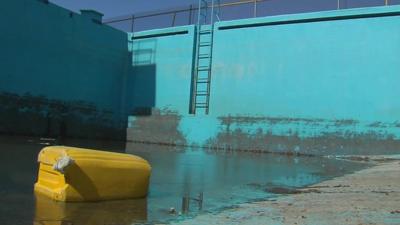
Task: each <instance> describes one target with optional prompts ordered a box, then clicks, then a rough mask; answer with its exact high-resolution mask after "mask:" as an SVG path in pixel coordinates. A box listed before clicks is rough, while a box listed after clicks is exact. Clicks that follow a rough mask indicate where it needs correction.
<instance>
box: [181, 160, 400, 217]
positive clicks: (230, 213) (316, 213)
mask: <svg viewBox="0 0 400 225" xmlns="http://www.w3.org/2000/svg"><path fill="white" fill-rule="evenodd" d="M351 159H352V160H362V161H367V160H368V161H369V162H372V163H373V166H372V167H369V168H367V169H364V170H361V171H358V172H355V173H353V174H348V175H345V176H343V177H337V178H335V179H332V180H328V181H324V182H322V183H319V184H316V185H313V186H310V187H308V188H305V189H301V190H299V192H298V193H297V192H296V194H290V195H283V196H280V197H277V198H275V199H271V200H268V201H263V202H256V203H248V204H242V205H239V206H238V207H237V208H232V209H228V210H225V211H222V212H220V213H216V214H202V215H199V216H197V217H195V218H192V219H188V220H183V221H180V222H177V224H187V225H194V224H196V225H201V224H207V225H208V224H212V225H217V224H240V225H246V224H260V225H261V224H263V225H264V224H272V225H275V224H291V225H295V224H296V225H300V224H318V225H325V224H356V225H360V224H363V225H364V224H393V225H394V224H400V160H399V157H398V156H396V157H392V158H387V157H386V156H374V157H368V158H367V157H361V158H360V157H359V158H351Z"/></svg>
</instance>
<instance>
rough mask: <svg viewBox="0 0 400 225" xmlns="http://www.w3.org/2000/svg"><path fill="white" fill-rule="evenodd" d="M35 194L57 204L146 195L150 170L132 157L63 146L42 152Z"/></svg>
mask: <svg viewBox="0 0 400 225" xmlns="http://www.w3.org/2000/svg"><path fill="white" fill-rule="evenodd" d="M38 161H39V163H40V165H39V175H38V180H37V182H36V184H35V187H34V189H35V193H37V194H41V195H44V196H47V197H49V198H51V199H53V200H56V201H65V202H77V201H101V200H116V199H130V198H142V197H145V196H146V195H147V192H148V187H149V179H150V172H151V167H150V165H149V163H148V162H147V161H146V160H144V159H142V158H140V157H138V156H134V155H129V154H122V153H114V152H104V151H97V150H90V149H82V148H73V147H65V146H52V147H46V148H44V149H42V151H41V152H40V153H39V157H38Z"/></svg>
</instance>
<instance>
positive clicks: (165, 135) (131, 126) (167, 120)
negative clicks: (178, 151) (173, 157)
mask: <svg viewBox="0 0 400 225" xmlns="http://www.w3.org/2000/svg"><path fill="white" fill-rule="evenodd" d="M180 120H181V116H180V115H179V114H178V113H177V112H175V111H172V110H169V109H162V110H153V111H152V113H151V115H149V116H135V117H130V120H129V121H128V129H127V139H128V140H129V141H132V142H140V143H153V144H162V145H186V144H187V143H186V138H185V136H184V134H183V133H181V132H180V131H179V129H178V127H179V123H180Z"/></svg>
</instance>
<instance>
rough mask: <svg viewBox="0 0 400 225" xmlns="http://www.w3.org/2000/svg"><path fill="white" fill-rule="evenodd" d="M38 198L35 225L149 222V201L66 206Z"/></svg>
mask: <svg viewBox="0 0 400 225" xmlns="http://www.w3.org/2000/svg"><path fill="white" fill-rule="evenodd" d="M35 197H36V203H35V206H36V207H35V218H34V223H33V224H34V225H68V224H70V225H73V224H74V225H77V224H82V225H83V224H87V225H92V224H93V225H94V224H118V225H131V224H134V223H137V222H145V221H146V220H147V200H146V199H135V200H123V201H105V202H91V203H64V202H56V201H53V200H51V199H49V198H47V197H45V196H40V195H36V196H35Z"/></svg>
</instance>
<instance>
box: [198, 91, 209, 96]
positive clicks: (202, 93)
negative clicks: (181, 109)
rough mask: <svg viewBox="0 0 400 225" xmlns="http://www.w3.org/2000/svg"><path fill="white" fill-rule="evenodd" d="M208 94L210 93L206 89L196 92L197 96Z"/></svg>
mask: <svg viewBox="0 0 400 225" xmlns="http://www.w3.org/2000/svg"><path fill="white" fill-rule="evenodd" d="M208 95H209V93H208V92H206V91H202V92H197V93H196V96H208Z"/></svg>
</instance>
